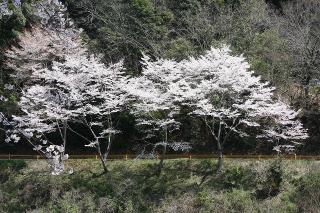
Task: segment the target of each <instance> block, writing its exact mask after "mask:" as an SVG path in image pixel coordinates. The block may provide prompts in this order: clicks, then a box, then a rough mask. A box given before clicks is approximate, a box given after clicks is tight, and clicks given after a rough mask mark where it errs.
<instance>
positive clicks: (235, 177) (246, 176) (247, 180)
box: [219, 166, 254, 189]
mask: <svg viewBox="0 0 320 213" xmlns="http://www.w3.org/2000/svg"><path fill="white" fill-rule="evenodd" d="M219 178H221V183H222V185H223V188H224V189H233V188H236V189H240V188H241V187H244V186H246V187H250V188H251V187H252V185H251V184H254V173H252V171H251V170H250V169H249V168H243V167H240V166H234V167H229V168H227V169H226V171H224V172H223V173H222V175H221V177H219Z"/></svg>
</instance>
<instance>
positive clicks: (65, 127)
mask: <svg viewBox="0 0 320 213" xmlns="http://www.w3.org/2000/svg"><path fill="white" fill-rule="evenodd" d="M67 124H68V123H67V121H64V124H63V148H64V151H63V155H64V154H65V151H66V145H67V128H68V125H67Z"/></svg>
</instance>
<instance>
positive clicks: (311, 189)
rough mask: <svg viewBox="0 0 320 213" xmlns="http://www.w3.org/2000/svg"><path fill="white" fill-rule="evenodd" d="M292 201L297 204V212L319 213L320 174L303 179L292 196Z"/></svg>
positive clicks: (316, 173) (312, 174) (309, 175)
mask: <svg viewBox="0 0 320 213" xmlns="http://www.w3.org/2000/svg"><path fill="white" fill-rule="evenodd" d="M292 200H293V201H294V202H295V203H296V204H297V206H298V209H299V212H319V211H320V172H315V173H311V174H308V175H306V176H305V177H303V178H302V179H301V180H300V182H299V183H298V187H297V190H296V192H295V193H293V195H292Z"/></svg>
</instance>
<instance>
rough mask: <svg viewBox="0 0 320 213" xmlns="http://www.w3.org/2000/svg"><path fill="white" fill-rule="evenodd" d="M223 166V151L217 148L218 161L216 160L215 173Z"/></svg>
mask: <svg viewBox="0 0 320 213" xmlns="http://www.w3.org/2000/svg"><path fill="white" fill-rule="evenodd" d="M222 166H223V153H222V149H220V150H218V162H217V168H216V173H217V174H218V173H220V172H221V170H222Z"/></svg>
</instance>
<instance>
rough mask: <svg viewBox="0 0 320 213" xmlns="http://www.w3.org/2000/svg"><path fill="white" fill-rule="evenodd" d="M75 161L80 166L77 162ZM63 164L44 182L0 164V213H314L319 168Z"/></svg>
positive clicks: (17, 166)
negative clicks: (216, 168)
mask: <svg viewBox="0 0 320 213" xmlns="http://www.w3.org/2000/svg"><path fill="white" fill-rule="evenodd" d="M79 161H81V162H79ZM215 164H216V162H215V161H214V160H168V161H166V162H165V166H164V169H163V171H162V173H161V174H160V175H155V171H156V169H157V164H156V162H155V161H151V160H150V161H148V160H143V161H142V160H141V161H131V160H130V161H112V162H110V165H109V170H110V172H109V173H108V174H106V175H99V174H100V172H101V167H100V166H99V162H98V161H94V160H70V161H69V162H68V165H67V167H68V168H70V169H71V168H73V170H74V171H73V174H64V175H61V176H51V175H50V173H49V169H48V168H47V164H46V163H45V162H44V161H28V162H24V161H0V181H1V182H0V212H181V213H182V212H183V213H185V212H219V213H220V212H318V211H319V210H320V196H319V195H320V172H316V171H319V168H320V163H319V162H315V161H294V162H292V161H280V160H276V161H274V160H273V161H241V160H240V161H239V160H236V161H235V160H227V161H226V166H225V168H224V170H223V171H222V172H221V173H220V174H219V175H213V169H214V166H215Z"/></svg>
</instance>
